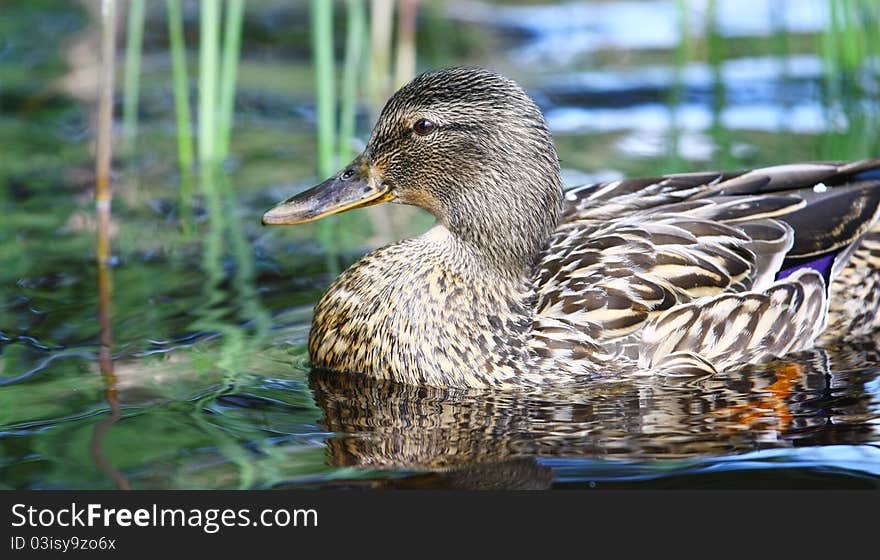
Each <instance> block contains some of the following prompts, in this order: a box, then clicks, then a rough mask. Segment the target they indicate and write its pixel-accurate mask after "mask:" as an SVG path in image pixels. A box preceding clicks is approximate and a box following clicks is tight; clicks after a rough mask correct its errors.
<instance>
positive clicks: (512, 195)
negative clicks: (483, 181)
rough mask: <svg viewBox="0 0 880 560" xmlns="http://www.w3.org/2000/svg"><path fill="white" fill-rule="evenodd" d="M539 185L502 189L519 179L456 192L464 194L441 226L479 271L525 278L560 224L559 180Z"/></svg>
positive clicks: (443, 219)
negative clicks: (467, 253) (468, 254)
mask: <svg viewBox="0 0 880 560" xmlns="http://www.w3.org/2000/svg"><path fill="white" fill-rule="evenodd" d="M513 181H519V182H513ZM543 182H544V183H543V184H540V183H538V184H537V185H535V183H533V182H529V183H527V184H528V185H529V188H526V189H516V190H510V189H506V188H504V187H503V185H510V184H522V178H521V177H520V178H516V179H514V178H509V179H507V180H505V181H499V184H496V185H491V186H486V185H484V186H482V188H479V189H470V190H467V191H464V190H463V189H462V190H461V191H459V192H462V191H463V192H464V193H465V194H463V195H462V197H461V198H459V199H458V200H457V201H456V204H455V207H454V208H451V209H450V210H449V211H448V212H447V213H446V215H445V216H444V217H443V218H441V219H440V223H442V224H443V225H444V226H445V227H446V229H448V230H449V232H450V233H451V234H452V236H453V237H454V238H455V239H456V241H458V242H459V245H460V246H461V247H462V248H463V249H464V250H466V251H468V252H469V253H471V254H472V256H473V257H474V260H475V261H476V262H479V263H480V265H481V268H483V269H487V268H489V269H491V270H492V271H493V272H495V273H496V274H499V275H501V276H502V277H504V278H506V279H525V278H526V277H528V275H529V273H530V272H531V270H532V267H533V266H534V265H535V263H536V261H537V259H538V257H539V255H540V253H541V249H542V248H543V247H544V245H545V244H546V242H547V240H548V238H549V237H550V235H551V234H552V233H553V231H554V230H555V229H556V225H557V223H558V221H559V214H560V210H561V203H562V188H561V181H560V180H559V178H558V175H555V174H554V175H553V176H552V177H551V178H550V181H549V182H548V178H547V177H546V176H545V177H543ZM487 272H488V271H487Z"/></svg>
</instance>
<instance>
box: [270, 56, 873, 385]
mask: <svg viewBox="0 0 880 560" xmlns="http://www.w3.org/2000/svg"><path fill="white" fill-rule="evenodd" d="M381 202H395V203H399V204H410V205H415V206H418V207H420V208H423V209H425V210H427V211H428V212H430V213H431V214H433V215H434V216H435V217H436V219H437V222H436V224H435V225H434V226H433V227H432V228H431V229H430V230H428V231H427V232H426V233H424V234H423V235H421V236H418V237H415V238H412V239H406V240H404V241H400V242H398V243H394V244H392V245H389V246H387V247H383V248H380V249H378V250H375V251H373V252H371V253H369V254H368V255H366V256H365V257H363V258H362V259H361V260H359V261H358V262H356V263H355V264H354V265H352V266H351V267H350V268H349V269H348V270H346V271H345V272H344V273H343V274H342V275H340V276H339V277H338V278H337V279H336V280H335V281H334V282H333V283H332V285H331V286H330V287H329V289H328V290H327V292H326V293H325V294H324V296H323V297H322V298H321V300H320V302H319V303H318V305H317V306H316V307H315V310H314V317H313V323H312V328H311V332H310V335H309V354H310V356H311V360H312V365H313V367H315V368H319V369H326V370H332V371H338V372H356V373H359V374H365V375H369V376H372V377H375V378H379V379H387V380H392V381H397V382H403V383H408V384H415V385H425V386H434V387H441V388H448V387H462V388H517V387H519V388H525V389H535V388H537V389H540V388H541V387H546V386H548V385H553V386H558V385H559V384H570V383H576V382H578V380H583V379H585V378H593V377H595V376H603V375H604V376H615V375H630V374H633V375H640V374H651V375H656V374H662V375H681V376H688V375H708V374H712V373H713V372H717V371H719V370H722V369H726V368H733V367H739V366H741V365H743V364H750V363H756V362H761V361H764V360H767V359H769V358H772V357H775V356H782V355H785V354H788V353H791V352H796V351H800V350H804V349H808V348H810V347H812V346H814V345H815V344H816V343H817V342H818V341H821V340H825V339H832V338H835V337H840V336H854V335H856V334H858V333H862V332H867V331H869V330H871V329H872V328H873V327H874V325H875V322H876V321H875V319H876V311H877V308H878V295H880V290H878V289H877V288H876V285H877V281H878V279H880V275H878V272H877V270H878V269H877V267H875V266H874V265H875V264H876V263H877V262H878V257H880V236H878V235H877V234H875V233H874V232H873V231H872V228H874V226H875V222H876V218H877V211H878V203H880V160H871V161H859V162H853V163H800V164H790V165H782V166H777V167H767V168H763V169H753V170H750V171H745V172H736V173H716V172H711V173H689V174H677V175H667V176H662V177H652V178H642V179H627V180H619V181H612V182H606V183H601V184H593V185H586V186H581V187H577V188H573V189H571V190H568V191H564V190H563V187H562V181H561V179H560V166H559V158H558V157H557V153H556V149H555V147H554V143H553V138H552V137H551V134H550V131H549V129H548V127H547V125H546V123H545V121H544V118H543V115H542V114H541V111H540V109H539V108H538V106H537V105H536V104H535V102H534V101H533V100H532V99H531V98H530V97H529V96H528V95H527V94H526V93H525V92H524V91H523V89H522V88H520V87H519V86H518V85H517V84H516V83H514V82H513V81H511V80H509V79H507V78H505V77H503V76H500V75H498V74H496V73H493V72H491V71H488V70H484V69H479V68H452V69H444V70H439V71H432V72H428V73H425V74H422V75H420V76H418V77H417V78H415V79H414V80H413V81H412V82H410V83H409V84H407V85H405V86H403V87H402V88H401V89H400V90H399V91H397V92H396V93H395V94H394V95H393V96H392V97H391V99H390V100H389V101H388V102H387V104H386V105H385V107H384V109H383V110H382V112H381V114H380V116H379V118H378V122H377V123H376V125H375V127H374V128H373V131H372V134H371V136H370V139H369V142H368V143H367V146H366V149H365V150H364V151H363V153H362V154H360V155H359V156H358V157H357V158H355V159H354V161H352V162H351V163H350V164H349V165H347V166H346V167H345V168H343V169H342V170H341V171H340V172H339V173H337V174H336V175H334V176H333V177H331V178H329V179H328V180H326V181H325V182H323V183H321V184H320V185H318V186H316V187H314V188H312V189H310V190H307V191H305V192H302V193H299V194H297V195H295V196H293V197H291V198H289V199H287V200H285V201H283V202H281V203H280V204H278V205H277V206H275V207H274V208H272V209H271V210H269V211H268V212H266V213H265V215H264V216H263V223H264V224H300V223H304V222H310V221H313V220H317V219H319V218H322V217H324V216H328V215H331V214H336V213H339V212H344V211H347V210H351V209H354V208H362V207H364V206H369V205H372V204H378V203H381Z"/></svg>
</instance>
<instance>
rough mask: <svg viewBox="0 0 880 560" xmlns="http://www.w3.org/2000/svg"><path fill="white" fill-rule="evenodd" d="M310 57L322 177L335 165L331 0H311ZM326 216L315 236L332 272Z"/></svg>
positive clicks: (334, 269)
mask: <svg viewBox="0 0 880 560" xmlns="http://www.w3.org/2000/svg"><path fill="white" fill-rule="evenodd" d="M311 17H312V57H313V62H314V67H315V105H316V110H317V115H318V119H317V126H318V175H320V177H321V179H324V178H326V177H329V176H330V175H332V174H333V172H334V171H335V167H336V162H335V158H334V155H335V153H336V119H335V112H336V86H335V80H334V71H335V63H334V60H333V2H327V1H325V0H312V4H311ZM335 221H336V220H334V219H332V218H328V219H325V220H323V221H322V222H321V223H320V224H318V240H319V241H320V243H321V245H323V246H324V247H325V249H327V266H328V269H329V270H330V271H331V272H333V273H335V272H337V269H338V265H337V263H336V251H335V250H334V247H335V240H334V238H333V237H334V236H333V226H334V222H335Z"/></svg>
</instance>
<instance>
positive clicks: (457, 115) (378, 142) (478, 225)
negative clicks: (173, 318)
mask: <svg viewBox="0 0 880 560" xmlns="http://www.w3.org/2000/svg"><path fill="white" fill-rule="evenodd" d="M389 201H390V202H396V203H402V204H411V205H414V206H418V207H420V208H423V209H425V210H427V211H428V212H431V213H432V214H433V215H434V216H435V217H436V218H437V221H438V223H439V224H440V225H441V226H442V227H444V228H446V229H447V230H448V231H449V232H450V233H451V235H452V237H453V238H454V239H455V240H457V241H460V242H461V245H462V246H464V247H468V248H470V249H472V250H473V251H475V252H477V253H478V254H479V256H480V258H481V259H482V260H483V261H484V262H487V263H494V264H496V265H498V266H499V267H502V268H505V269H511V268H513V269H516V270H517V271H519V270H522V268H523V267H528V266H530V265H531V264H532V262H533V261H534V258H535V256H536V255H537V253H538V251H539V250H540V248H541V246H542V245H543V243H544V242H545V241H546V239H547V237H548V236H549V234H550V233H551V232H552V231H553V230H554V229H555V227H556V223H557V220H558V216H559V210H560V207H561V201H562V184H561V180H560V173H559V160H558V157H557V154H556V149H555V147H554V145H553V140H552V137H551V135H550V132H549V130H548V129H547V126H546V123H545V122H544V118H543V115H542V114H541V111H540V110H539V109H538V107H537V105H535V103H534V101H532V99H530V98H529V96H528V95H526V93H525V92H524V91H523V90H522V89H521V88H520V87H519V86H518V85H516V84H515V83H514V82H513V81H511V80H509V79H507V78H505V77H503V76H500V75H498V74H495V73H493V72H490V71H488V70H484V69H478V68H451V69H445V70H439V71H434V72H428V73H425V74H422V75H420V76H419V77H417V78H415V79H414V80H413V81H412V82H410V83H409V84H407V85H405V86H404V87H402V88H401V89H400V90H398V91H397V93H395V94H394V95H393V96H392V97H391V99H390V100H389V101H388V103H387V104H386V105H385V107H384V109H383V110H382V113H381V114H380V116H379V119H378V122H377V123H376V125H375V127H374V128H373V131H372V134H371V136H370V140H369V142H368V144H367V147H366V149H365V150H364V152H363V153H362V154H360V155H359V156H358V157H357V158H355V160H354V161H353V162H351V163H350V164H349V165H347V166H345V167H344V168H343V169H342V170H341V171H339V172H338V173H337V174H336V175H334V176H333V177H331V178H329V179H328V180H326V181H325V182H323V183H321V184H320V185H318V186H316V187H314V188H312V189H309V190H307V191H305V192H302V193H300V194H297V195H296V196H293V197H291V198H289V199H287V200H285V201H284V202H282V203H280V204H278V205H277V206H276V207H275V208H273V209H271V210H269V211H268V212H266V214H265V215H264V216H263V223H264V224H300V223H305V222H310V221H313V220H317V219H319V218H322V217H325V216H329V215H331V214H337V213H339V212H344V211H346V210H351V209H353V208H361V207H364V206H370V205H373V204H377V203H380V202H389Z"/></svg>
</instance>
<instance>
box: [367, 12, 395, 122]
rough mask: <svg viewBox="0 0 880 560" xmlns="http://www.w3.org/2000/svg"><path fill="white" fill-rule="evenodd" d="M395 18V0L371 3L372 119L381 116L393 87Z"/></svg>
mask: <svg viewBox="0 0 880 560" xmlns="http://www.w3.org/2000/svg"><path fill="white" fill-rule="evenodd" d="M393 19H394V1H393V0H372V1H371V3H370V64H369V67H368V70H367V101H368V102H369V105H370V113H371V120H373V121H375V120H376V117H378V116H379V111H380V110H381V109H382V105H383V104H384V103H385V100H386V99H387V98H388V95H389V94H390V93H391V92H390V87H391V73H390V68H391V31H392V23H393Z"/></svg>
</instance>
